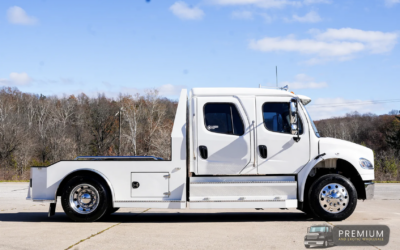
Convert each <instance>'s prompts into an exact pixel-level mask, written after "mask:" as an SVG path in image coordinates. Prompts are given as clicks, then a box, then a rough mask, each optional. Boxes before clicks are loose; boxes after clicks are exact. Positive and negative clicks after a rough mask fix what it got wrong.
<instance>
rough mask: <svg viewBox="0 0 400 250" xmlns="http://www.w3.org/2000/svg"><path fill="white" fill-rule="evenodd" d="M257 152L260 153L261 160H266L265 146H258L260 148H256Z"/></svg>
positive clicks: (266, 151)
mask: <svg viewBox="0 0 400 250" xmlns="http://www.w3.org/2000/svg"><path fill="white" fill-rule="evenodd" d="M258 150H259V151H260V156H261V158H264V159H266V158H267V157H268V150H267V146H265V145H260V146H258Z"/></svg>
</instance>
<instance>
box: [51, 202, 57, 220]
mask: <svg viewBox="0 0 400 250" xmlns="http://www.w3.org/2000/svg"><path fill="white" fill-rule="evenodd" d="M56 205H57V203H50V206H49V217H51V216H53V215H55V214H56Z"/></svg>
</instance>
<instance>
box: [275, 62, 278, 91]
mask: <svg viewBox="0 0 400 250" xmlns="http://www.w3.org/2000/svg"><path fill="white" fill-rule="evenodd" d="M275 73H276V87H277V88H278V66H275Z"/></svg>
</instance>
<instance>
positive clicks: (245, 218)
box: [0, 211, 319, 223]
mask: <svg viewBox="0 0 400 250" xmlns="http://www.w3.org/2000/svg"><path fill="white" fill-rule="evenodd" d="M275 221H287V222H296V221H298V222H302V221H319V220H316V219H314V218H312V217H310V216H308V215H306V214H304V213H301V212H298V213H293V212H281V213H280V212H258V211H257V212H253V213H251V212H220V213H193V212H174V213H171V212H166V213H159V212H147V213H125V212H117V213H115V214H112V215H110V216H107V217H106V218H103V219H101V220H100V221H99V222H95V223H104V222H106V223H107V222H109V223H120V222H122V223H208V222H210V223H211V222H221V223H223V222H275ZM0 222H58V223H60V222H61V223H64V222H68V223H70V222H71V220H70V219H69V218H68V217H67V215H66V214H64V213H63V212H58V213H56V214H55V215H54V216H53V217H50V218H49V217H47V213H41V212H20V213H0Z"/></svg>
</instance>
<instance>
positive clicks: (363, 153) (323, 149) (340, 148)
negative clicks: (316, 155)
mask: <svg viewBox="0 0 400 250" xmlns="http://www.w3.org/2000/svg"><path fill="white" fill-rule="evenodd" d="M319 149H320V154H323V153H328V152H333V153H335V154H337V155H339V158H340V154H341V153H342V152H346V153H349V152H351V153H352V154H355V155H354V156H357V157H363V158H366V159H367V160H369V161H370V162H371V163H372V164H373V163H374V154H373V151H372V150H371V149H370V148H367V147H364V146H362V145H359V144H356V143H352V142H349V141H345V140H340V139H335V138H330V137H325V138H320V141H319Z"/></svg>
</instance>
